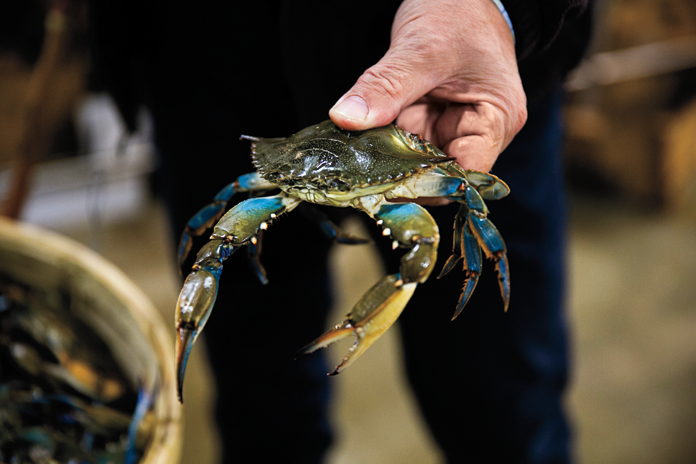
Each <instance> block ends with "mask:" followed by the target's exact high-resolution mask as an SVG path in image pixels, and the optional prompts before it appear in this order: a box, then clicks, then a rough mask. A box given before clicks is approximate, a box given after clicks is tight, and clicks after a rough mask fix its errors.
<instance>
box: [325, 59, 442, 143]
mask: <svg viewBox="0 0 696 464" xmlns="http://www.w3.org/2000/svg"><path fill="white" fill-rule="evenodd" d="M405 54H406V52H405V51H403V50H401V47H396V48H392V49H390V50H389V52H387V54H386V55H385V56H384V57H383V58H382V59H381V60H380V61H379V62H378V63H377V64H376V65H374V66H372V67H371V68H370V69H368V70H367V71H365V72H364V73H363V75H362V76H360V78H359V79H358V81H357V82H356V83H355V85H354V86H353V88H351V89H350V90H349V91H348V92H347V93H346V94H345V95H344V96H343V97H341V98H340V99H339V100H338V102H336V104H335V105H334V107H333V108H331V110H330V111H329V117H330V118H331V120H332V121H333V122H334V123H335V124H336V125H337V126H339V127H341V128H342V129H346V130H365V129H370V128H372V127H379V126H384V125H387V124H389V123H390V122H392V121H394V120H395V119H396V117H397V116H398V115H399V113H400V112H401V110H402V109H403V108H405V107H407V106H408V105H410V104H411V103H413V102H415V101H416V100H418V99H419V98H420V97H422V96H423V95H425V94H426V93H428V92H429V91H430V90H432V89H433V88H435V87H436V86H437V85H438V83H437V82H436V79H435V78H434V76H433V75H430V70H428V67H427V66H426V67H420V66H417V65H416V63H414V61H413V56H411V57H410V58H411V61H410V62H409V61H407V60H406V59H405V58H406V57H405V56H404V55H405ZM424 69H425V70H426V71H425V72H424V71H423V70H424Z"/></svg>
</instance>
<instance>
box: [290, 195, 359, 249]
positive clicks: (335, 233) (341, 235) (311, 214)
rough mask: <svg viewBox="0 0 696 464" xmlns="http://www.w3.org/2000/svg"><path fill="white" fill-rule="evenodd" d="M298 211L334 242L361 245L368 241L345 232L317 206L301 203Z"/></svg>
mask: <svg viewBox="0 0 696 464" xmlns="http://www.w3.org/2000/svg"><path fill="white" fill-rule="evenodd" d="M299 211H300V212H301V213H302V214H303V215H304V216H305V217H306V218H308V219H309V220H311V221H313V222H314V223H316V224H317V225H318V226H319V228H320V229H321V231H322V232H323V233H324V235H326V236H327V237H329V238H330V239H332V240H333V241H334V242H336V243H342V244H348V245H361V244H364V243H370V240H369V239H366V238H361V237H355V236H353V235H350V234H346V233H345V232H343V231H342V230H341V228H340V227H338V226H337V225H336V224H334V223H333V222H332V221H331V220H330V219H329V218H328V216H327V215H326V214H324V213H323V212H322V211H320V210H319V209H317V208H314V207H313V206H312V205H310V204H308V203H301V204H300V206H299Z"/></svg>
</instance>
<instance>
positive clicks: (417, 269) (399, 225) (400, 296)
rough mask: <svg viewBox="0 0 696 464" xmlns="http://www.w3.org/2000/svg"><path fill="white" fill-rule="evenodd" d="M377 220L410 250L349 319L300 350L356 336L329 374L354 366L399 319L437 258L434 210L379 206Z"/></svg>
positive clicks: (402, 205)
mask: <svg viewBox="0 0 696 464" xmlns="http://www.w3.org/2000/svg"><path fill="white" fill-rule="evenodd" d="M375 210H376V213H374V218H375V219H377V223H378V224H380V225H381V226H382V227H383V229H384V230H383V235H385V236H387V235H390V236H392V237H393V238H394V248H396V247H399V246H401V247H407V248H410V251H409V252H408V253H407V254H406V255H404V257H403V258H401V268H400V272H399V273H398V274H392V275H388V276H386V277H384V278H382V280H380V281H379V282H378V283H377V284H376V285H375V286H374V287H372V288H371V289H370V290H369V291H368V292H367V293H366V294H365V295H364V296H363V297H362V298H361V299H360V301H358V303H357V304H356V305H355V307H353V309H352V310H351V311H350V312H349V313H348V314H347V316H346V319H345V320H344V321H343V322H342V323H341V324H339V325H337V326H336V327H334V328H333V329H331V330H329V331H327V332H326V333H324V334H323V335H322V336H320V337H319V338H317V339H316V340H314V341H313V342H311V343H309V344H308V345H306V346H305V347H303V348H301V349H300V350H299V351H298V353H297V354H298V355H302V354H308V353H312V352H313V351H316V350H317V349H319V348H324V347H326V346H328V345H330V344H331V343H333V342H336V341H339V340H342V339H344V338H347V337H349V336H350V335H355V337H356V341H355V343H354V344H353V346H352V347H351V349H350V351H349V353H348V355H347V356H345V357H343V359H342V360H341V363H340V364H339V365H338V366H336V369H335V370H334V371H333V372H331V373H330V374H329V375H335V374H338V373H340V372H341V371H342V370H343V369H345V368H346V367H348V366H349V365H350V364H352V363H353V362H354V361H355V360H356V359H357V358H358V357H360V355H361V354H362V353H364V352H365V350H366V349H367V348H369V347H370V345H372V344H373V343H374V342H375V341H376V340H377V339H378V338H379V337H380V336H381V335H382V334H383V333H384V332H385V331H386V330H387V329H388V328H389V327H391V325H392V324H393V323H394V322H395V321H396V319H397V318H398V317H399V315H400V314H401V312H402V311H403V309H404V307H405V306H406V304H407V303H408V301H409V300H410V299H411V295H413V292H414V291H415V289H416V286H417V285H418V283H423V282H425V281H426V280H427V279H428V277H429V276H430V273H431V272H432V270H433V267H434V265H435V261H436V259H437V245H438V242H439V240H440V235H439V232H438V228H437V224H436V223H435V221H434V220H433V218H432V217H431V216H430V214H429V213H428V212H427V211H426V210H425V209H423V208H422V207H421V206H418V205H416V204H415V203H391V204H390V203H382V204H379V205H377V206H376V207H375Z"/></svg>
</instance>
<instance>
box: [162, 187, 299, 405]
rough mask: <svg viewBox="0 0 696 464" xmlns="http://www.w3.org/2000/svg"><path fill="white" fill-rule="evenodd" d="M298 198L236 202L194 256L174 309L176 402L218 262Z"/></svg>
mask: <svg viewBox="0 0 696 464" xmlns="http://www.w3.org/2000/svg"><path fill="white" fill-rule="evenodd" d="M299 203H300V200H298V199H296V198H292V197H288V196H286V195H284V194H280V195H276V196H271V197H261V198H252V199H249V200H245V201H243V202H241V203H239V204H237V205H236V206H235V207H234V208H232V209H231V210H229V211H228V212H227V214H225V215H224V216H223V217H222V219H220V221H219V222H218V223H217V225H216V226H215V229H214V230H213V235H212V236H211V241H210V242H208V243H207V244H206V245H205V246H203V247H202V248H201V250H200V251H199V252H198V255H197V256H196V262H195V264H194V265H193V270H192V271H191V273H190V274H189V275H188V277H186V280H185V281H184V286H183V288H182V289H181V293H180V295H179V300H178V301H177V311H176V329H177V334H178V336H177V339H176V365H177V384H178V385H177V386H178V395H179V401H182V402H183V399H182V389H183V384H184V373H185V372H186V364H187V362H188V357H189V354H190V353H191V348H193V345H194V343H195V342H196V339H197V338H198V335H199V334H200V332H201V331H202V330H203V327H205V324H206V322H207V321H208V318H209V317H210V313H211V312H212V310H213V305H214V304H215V299H216V297H217V291H218V286H219V283H220V274H221V273H222V263H223V261H225V260H226V259H227V258H228V257H229V256H230V255H232V253H234V252H235V251H237V249H238V248H239V247H240V246H242V245H246V244H249V243H252V244H254V243H255V242H257V238H256V237H257V234H258V233H259V231H260V230H264V229H266V228H267V227H268V223H269V222H270V221H271V220H272V219H275V218H276V217H277V216H278V215H280V214H281V213H284V212H288V211H291V210H292V209H294V208H295V207H296V206H297V205H298V204H299Z"/></svg>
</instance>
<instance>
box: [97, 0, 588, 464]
mask: <svg viewBox="0 0 696 464" xmlns="http://www.w3.org/2000/svg"><path fill="white" fill-rule="evenodd" d="M96 3H99V4H100V5H101V6H100V7H99V8H97V11H96V12H95V13H94V14H95V15H96V17H98V18H101V20H102V24H105V23H106V26H105V27H106V29H102V30H101V31H100V32H99V34H97V35H98V37H97V42H98V43H100V42H104V43H106V45H104V46H102V47H101V48H100V50H102V53H105V52H106V55H104V54H102V58H104V59H102V60H101V61H100V62H101V63H102V64H103V66H102V69H104V70H106V71H107V73H106V74H105V76H106V79H105V81H104V83H105V84H106V85H108V86H109V88H111V90H112V91H113V92H114V95H116V96H117V97H118V98H119V100H120V104H121V107H122V108H123V110H124V114H125V115H128V114H129V111H132V110H133V108H134V107H135V106H136V103H137V102H139V101H141V100H144V101H146V102H147V103H148V104H149V106H150V108H151V111H152V113H153V116H154V119H155V124H156V143H157V147H158V150H159V152H160V155H161V170H160V174H161V179H162V189H163V193H164V195H165V199H166V200H167V205H168V207H169V212H170V216H171V218H172V224H173V232H174V234H175V237H177V238H178V235H179V234H180V232H181V230H182V229H183V227H184V225H185V223H186V221H187V220H188V219H189V218H190V217H191V216H192V215H193V214H194V213H196V211H198V210H199V209H200V208H201V207H202V206H204V205H205V204H207V203H208V202H209V201H210V200H211V199H212V197H213V196H214V195H215V193H216V192H217V191H218V190H219V189H220V188H222V187H223V186H224V185H226V184H227V183H229V182H230V181H231V180H233V179H234V178H235V177H237V176H239V175H240V174H243V173H246V172H251V171H252V166H251V162H250V158H249V156H248V143H241V142H239V141H238V140H237V138H238V136H239V134H249V135H257V136H264V137H265V136H268V137H274V136H284V135H289V134H291V133H293V132H295V131H297V130H298V129H300V128H302V127H304V126H307V125H309V124H313V123H316V122H319V121H321V120H324V119H326V117H327V111H328V109H329V108H330V107H331V106H332V105H333V104H334V103H335V101H336V100H337V99H338V98H339V97H340V96H341V95H342V94H343V93H344V92H346V91H347V90H348V89H350V88H351V86H352V85H353V84H354V83H355V81H356V80H357V78H358V77H359V76H360V74H361V73H362V72H363V71H364V70H365V69H367V68H368V67H369V66H371V65H373V64H374V63H376V62H377V61H378V60H379V59H380V58H381V57H382V55H383V54H384V52H385V51H386V49H387V48H388V46H389V32H390V26H391V21H392V19H393V16H394V12H395V11H396V8H397V7H398V4H399V2H398V1H385V2H381V1H370V2H367V1H361V2H351V3H350V4H349V5H350V9H349V10H346V8H347V7H345V6H340V5H344V4H339V3H335V4H331V7H329V6H328V5H327V3H326V2H290V1H281V0H278V1H261V0H258V1H254V2H239V3H234V4H232V3H233V2H230V4H229V5H227V6H220V8H221V9H215V10H212V9H211V10H210V11H203V10H202V9H201V8H198V9H197V10H196V13H197V14H196V15H194V14H193V13H192V12H191V11H188V9H186V10H177V9H175V8H176V7H173V6H171V5H169V4H166V5H163V6H161V7H159V6H157V5H155V4H156V3H157V2H155V3H147V4H145V6H143V5H141V4H140V3H139V2H138V3H137V5H136V4H131V1H125V2H105V3H102V2H95V6H96ZM504 3H505V4H506V6H507V7H509V8H510V10H511V17H512V20H513V25H515V27H516V33H517V40H518V54H520V55H519V56H520V57H525V61H522V62H521V65H520V66H521V68H524V66H525V62H529V63H532V65H531V66H529V67H527V68H526V70H525V69H522V75H523V76H524V77H523V79H524V84H525V88H526V89H527V91H528V96H529V97H530V106H529V119H528V122H527V125H526V126H525V128H524V129H523V130H522V131H521V132H520V134H518V136H517V138H516V139H515V140H514V141H513V143H512V144H511V145H510V146H509V147H508V149H507V150H506V151H505V153H503V154H502V155H501V156H500V158H499V160H498V162H497V163H496V165H495V167H494V170H493V172H494V173H495V174H498V175H499V176H500V177H501V178H503V179H504V180H505V181H506V182H507V183H508V184H509V185H510V187H511V189H512V192H513V193H512V194H511V195H510V196H509V197H508V198H506V199H503V200H501V201H496V202H490V203H491V204H489V207H490V209H491V219H492V220H493V222H494V223H495V224H496V225H497V226H498V228H499V229H500V231H501V233H502V235H503V236H504V237H505V240H506V241H507V245H508V249H509V259H510V268H511V281H512V295H511V303H510V309H509V311H508V313H503V311H502V302H501V299H500V294H499V290H498V288H497V282H496V279H495V272H494V270H493V269H492V266H486V268H485V269H484V273H483V277H482V278H481V281H480V283H479V285H478V288H477V289H476V291H475V292H474V295H473V297H472V299H471V301H470V302H469V304H468V306H467V307H466V308H465V310H464V311H463V313H462V314H461V315H460V316H459V318H458V319H457V320H456V321H454V322H450V317H451V315H452V312H453V311H454V307H455V304H456V301H457V299H458V297H459V292H460V290H461V284H462V279H463V276H462V275H461V273H458V272H456V271H454V272H452V273H451V274H450V275H448V276H447V277H446V278H444V279H441V280H437V279H435V276H433V277H432V278H431V279H430V280H429V281H428V282H426V283H425V284H423V285H419V286H418V289H417V290H416V292H415V294H414V297H413V299H412V300H411V302H410V303H409V305H408V306H407V308H406V310H405V311H404V313H403V315H402V316H401V318H400V324H401V329H402V338H403V345H404V351H405V356H406V368H407V373H408V377H409V381H410V383H411V385H412V387H413V389H414V392H415V393H416V396H417V398H418V401H419V404H420V407H421V410H422V412H423V414H424V417H425V419H426V421H427V423H428V425H429V426H430V429H431V430H432V432H433V434H434V436H435V438H436V440H437V442H438V443H439V444H440V445H441V447H442V449H443V452H444V454H445V455H446V456H447V459H448V461H449V462H451V463H459V462H475V463H479V462H509V463H539V464H540V463H566V462H569V460H570V457H569V454H570V451H569V430H568V426H567V423H566V421H565V419H564V415H563V412H562V407H561V403H562V394H563V391H564V387H565V383H566V377H567V369H568V366H567V348H566V334H565V321H564V316H563V310H562V308H563V285H564V259H563V257H564V240H565V201H564V191H563V182H562V172H561V156H560V143H561V134H562V128H561V122H560V92H559V84H560V78H561V77H562V75H563V74H564V73H565V72H566V71H567V70H568V69H569V67H570V66H571V65H573V64H575V62H576V61H577V59H579V56H580V53H581V50H582V48H583V47H584V45H585V43H586V40H587V34H585V35H584V36H583V37H584V39H582V40H579V39H578V38H577V37H576V36H573V35H572V34H568V33H567V32H565V31H567V30H568V29H569V28H572V27H576V26H573V23H572V21H570V18H571V16H575V15H576V13H577V12H578V10H577V6H578V5H579V2H567V1H565V0H564V1H559V2H551V1H550V0H548V1H543V2H542V1H540V2H535V1H533V0H524V1H521V0H520V1H518V2H517V3H515V4H513V2H511V1H508V2H505V1H504ZM547 3H548V4H554V5H555V4H558V5H566V4H567V5H566V6H567V7H569V8H566V7H565V6H564V7H561V6H559V7H557V8H551V9H548V10H547V9H545V7H546V6H548V5H546V4H547ZM571 3H572V4H571ZM153 5H155V6H153ZM334 5H335V6H334ZM522 5H532V6H533V7H534V8H537V9H536V10H534V11H535V12H536V13H538V15H537V16H534V18H535V19H534V21H536V22H534V21H532V20H530V22H529V24H531V25H529V24H527V23H524V22H523V21H524V20H523V19H520V16H519V11H518V10H519V8H521V7H522ZM552 10H553V11H554V12H555V13H554V15H555V16H553V17H554V18H555V19H554V20H553V21H555V24H551V25H549V24H547V23H546V22H545V21H547V20H548V16H549V14H550V13H549V12H551V11H552ZM127 11H131V12H139V13H138V14H137V16H136V17H137V21H135V24H134V25H132V26H131V27H132V29H130V30H131V31H133V32H132V33H131V35H130V36H125V37H123V36H116V35H115V36H113V37H119V40H114V39H113V37H112V39H111V40H108V36H109V34H115V33H116V32H117V31H110V30H109V24H110V25H111V26H112V27H115V29H116V30H118V29H119V28H120V26H122V24H121V25H119V24H117V23H118V21H117V22H116V24H114V23H113V22H110V21H109V20H108V18H109V17H111V18H113V17H123V18H128V21H130V22H132V21H133V18H132V17H130V16H127V15H123V13H124V12H127ZM541 11H544V12H545V13H544V14H543V15H541V13H539V12H541ZM559 11H563V12H567V11H569V13H568V15H566V16H564V15H563V14H560V13H559V14H556V13H558V12H559ZM536 13H535V14H536ZM124 21H125V19H124ZM516 21H518V22H519V29H517V27H518V26H517V25H516V24H515V22H516ZM104 22H105V23H104ZM355 22H360V27H359V29H358V31H356V30H355V29H354V28H355ZM349 23H350V24H349ZM534 24H536V26H534ZM575 24H578V23H575ZM542 26H543V27H542ZM561 26H563V27H561ZM554 29H556V32H554V33H552V31H553V30H554ZM558 29H562V30H561V33H560V34H558V33H557V32H558V31H557V30H558ZM580 29H582V28H580ZM587 31H589V29H587ZM119 32H120V31H119ZM100 37H101V38H100ZM563 37H565V39H563ZM554 38H555V42H554ZM564 41H566V42H564ZM520 44H521V45H520ZM549 44H551V47H548V46H549ZM542 49H544V50H545V51H543V52H542V51H541V50H542ZM554 50H557V51H554ZM559 56H561V57H563V59H559V58H558V57H559ZM544 57H546V58H544ZM571 57H572V58H571ZM534 60H536V61H534ZM554 60H556V61H554ZM109 70H111V72H108V71H109ZM124 70H126V71H124ZM124 72H125V73H126V74H127V76H125V77H124ZM119 75H120V77H119ZM134 96H138V97H137V98H135V97H134ZM453 208H456V206H454V207H442V208H431V209H430V211H431V213H432V214H433V215H434V216H435V218H436V220H437V221H438V224H439V226H440V231H441V236H442V243H441V245H440V252H439V261H440V262H439V263H438V265H437V268H436V272H439V269H441V267H442V263H443V262H444V260H445V259H446V258H447V257H448V255H449V253H450V250H451V246H452V242H451V241H452V236H451V232H450V231H451V228H452V221H453V218H454V215H455V210H454V209H453ZM325 211H326V212H327V213H329V214H332V215H339V216H340V215H341V214H344V213H345V211H344V210H338V209H333V210H332V209H330V208H325ZM368 228H369V229H370V230H377V228H376V227H375V226H374V224H370V225H369V227H368ZM377 243H378V244H380V246H382V247H383V248H385V249H384V250H382V251H383V253H382V254H383V257H384V259H385V262H386V264H387V268H388V269H387V270H388V271H389V272H395V267H396V266H398V260H399V259H400V257H401V255H402V253H399V252H398V251H397V252H394V251H392V250H391V249H390V247H389V243H388V241H387V240H386V239H384V238H381V237H380V238H379V239H378V240H377ZM263 246H264V249H263V256H262V260H263V262H264V264H265V265H266V268H267V271H268V275H269V278H270V281H271V283H270V284H269V285H268V286H267V287H262V286H261V285H260V284H259V283H258V281H257V280H256V277H255V276H254V275H253V273H252V272H251V271H250V270H249V268H248V266H247V264H246V263H245V262H244V261H245V257H244V256H242V255H243V254H242V253H237V254H235V255H234V256H232V257H231V258H230V259H229V260H228V261H227V262H226V263H225V271H224V272H223V276H222V278H221V290H220V293H219V297H218V301H217V303H216V307H215V310H214V311H213V314H212V316H211V317H210V320H209V322H208V325H207V326H206V329H205V332H204V333H205V339H206V341H207V343H208V348H209V354H210V357H211V363H212V365H213V369H214V372H215V376H216V383H217V388H218V392H219V399H218V404H217V407H216V414H217V418H218V425H219V427H220V432H221V436H222V439H223V443H224V462H226V463H228V462H242V463H246V462H258V461H259V460H261V461H263V462H285V461H288V460H290V461H293V462H302V463H314V462H321V459H322V456H323V453H324V452H325V450H326V448H327V447H328V446H329V445H330V442H331V429H330V426H329V424H328V420H327V416H326V408H327V404H328V399H329V385H330V380H331V379H330V378H328V377H327V376H326V372H328V366H326V365H325V364H324V361H323V358H322V356H321V353H314V354H312V355H309V356H305V357H302V358H300V359H299V360H298V361H293V359H292V357H293V353H294V352H295V350H297V349H298V348H299V347H301V346H303V345H304V344H306V343H307V342H309V341H310V340H312V339H314V338H315V337H316V336H318V335H319V334H321V333H322V332H323V329H324V327H325V323H326V320H325V319H326V313H327V310H328V309H329V307H330V305H331V291H330V279H329V276H328V269H327V262H326V259H327V255H328V251H329V248H330V243H329V242H328V241H327V240H326V239H325V238H324V237H323V236H322V235H321V234H320V232H319V230H318V228H316V226H315V225H313V224H311V223H309V222H308V221H307V220H306V219H305V218H304V217H303V216H302V215H301V214H299V213H297V212H296V213H291V214H289V215H287V216H284V217H283V218H282V219H281V220H279V221H277V222H276V223H274V224H273V226H272V227H271V228H270V229H269V230H268V232H267V233H265V234H264V240H263ZM307 295H311V297H310V298H307ZM332 322H334V321H332ZM373 349H379V348H373ZM358 362H359V361H358ZM342 375H350V370H348V371H346V373H344V374H342Z"/></svg>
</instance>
